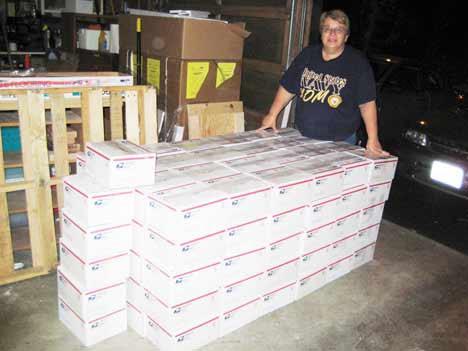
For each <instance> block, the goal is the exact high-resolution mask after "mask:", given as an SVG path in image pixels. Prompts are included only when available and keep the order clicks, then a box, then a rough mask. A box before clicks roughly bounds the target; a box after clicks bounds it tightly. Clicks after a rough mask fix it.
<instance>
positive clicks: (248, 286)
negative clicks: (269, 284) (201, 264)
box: [221, 272, 265, 311]
mask: <svg viewBox="0 0 468 351" xmlns="http://www.w3.org/2000/svg"><path fill="white" fill-rule="evenodd" d="M264 279H265V273H264V272H259V273H256V274H253V275H251V276H249V277H246V278H244V279H242V280H239V281H236V282H231V283H229V284H227V285H224V286H222V289H221V309H222V311H231V310H233V309H235V308H236V307H238V306H241V305H242V304H244V303H245V302H246V301H251V300H253V299H256V298H257V297H259V296H260V295H261V294H262V293H263V292H264V289H263V281H264Z"/></svg>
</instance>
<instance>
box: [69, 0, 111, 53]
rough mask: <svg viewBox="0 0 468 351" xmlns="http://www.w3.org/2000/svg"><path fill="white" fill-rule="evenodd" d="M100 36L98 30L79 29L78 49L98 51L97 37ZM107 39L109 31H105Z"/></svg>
mask: <svg viewBox="0 0 468 351" xmlns="http://www.w3.org/2000/svg"><path fill="white" fill-rule="evenodd" d="M67 1H71V0H67ZM100 35H101V30H100V29H87V28H81V29H79V30H78V42H77V46H78V48H79V49H85V50H93V51H97V50H98V49H99V36H100ZM106 35H107V37H108V38H109V31H107V34H106Z"/></svg>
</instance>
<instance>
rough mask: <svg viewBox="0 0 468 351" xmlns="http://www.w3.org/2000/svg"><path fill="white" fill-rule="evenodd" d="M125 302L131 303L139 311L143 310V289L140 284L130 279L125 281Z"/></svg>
mask: <svg viewBox="0 0 468 351" xmlns="http://www.w3.org/2000/svg"><path fill="white" fill-rule="evenodd" d="M126 285H127V302H129V303H131V304H132V306H134V307H135V308H136V309H138V310H139V311H143V310H144V306H145V289H144V288H143V286H142V285H141V283H140V282H138V281H136V280H135V279H133V278H132V277H130V278H128V279H127V282H126Z"/></svg>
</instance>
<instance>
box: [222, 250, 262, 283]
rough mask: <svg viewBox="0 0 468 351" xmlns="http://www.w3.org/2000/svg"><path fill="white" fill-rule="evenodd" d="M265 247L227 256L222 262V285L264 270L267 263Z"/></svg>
mask: <svg viewBox="0 0 468 351" xmlns="http://www.w3.org/2000/svg"><path fill="white" fill-rule="evenodd" d="M265 251H266V250H265V247H260V248H256V249H255V250H251V251H248V252H243V253H241V254H238V255H236V256H230V257H226V258H225V259H224V260H223V262H222V269H221V285H223V286H224V285H227V284H231V283H233V282H237V281H240V280H242V279H244V278H247V277H250V276H252V275H254V274H256V273H258V272H259V271H263V270H264V269H265V265H266V252H265Z"/></svg>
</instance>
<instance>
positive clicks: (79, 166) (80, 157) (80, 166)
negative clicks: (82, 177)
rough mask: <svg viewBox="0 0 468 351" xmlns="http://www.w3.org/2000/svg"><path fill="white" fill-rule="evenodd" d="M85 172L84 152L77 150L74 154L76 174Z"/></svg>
mask: <svg viewBox="0 0 468 351" xmlns="http://www.w3.org/2000/svg"><path fill="white" fill-rule="evenodd" d="M85 172H86V155H85V153H84V152H78V153H77V154H76V174H82V173H85Z"/></svg>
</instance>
